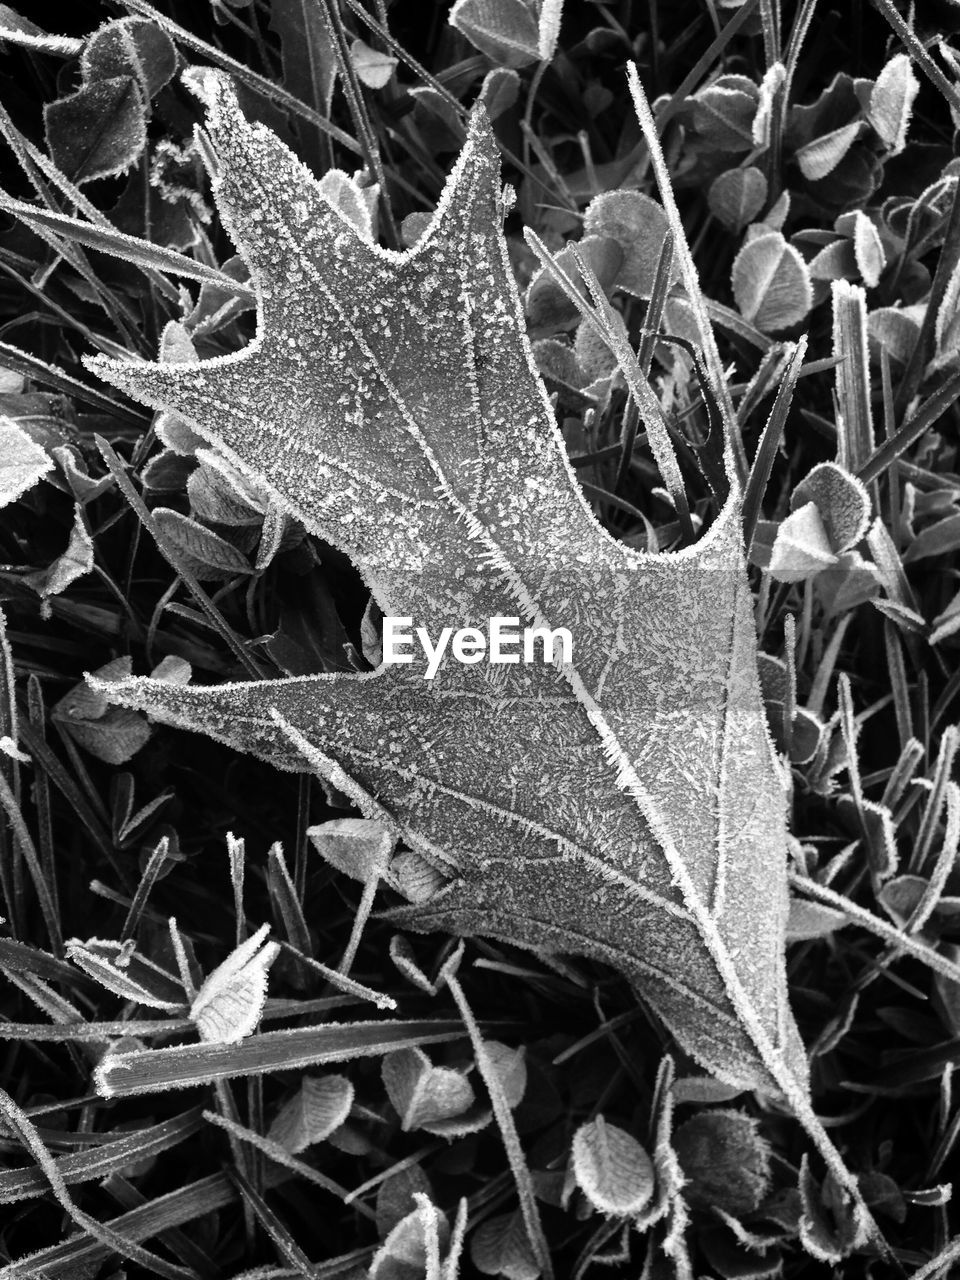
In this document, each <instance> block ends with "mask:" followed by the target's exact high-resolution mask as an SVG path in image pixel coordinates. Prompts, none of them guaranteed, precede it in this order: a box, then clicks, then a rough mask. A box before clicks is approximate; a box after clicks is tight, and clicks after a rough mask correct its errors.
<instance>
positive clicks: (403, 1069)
mask: <svg viewBox="0 0 960 1280" xmlns="http://www.w3.org/2000/svg"><path fill="white" fill-rule="evenodd" d="M383 1083H384V1087H385V1088H386V1091H387V1097H388V1098H389V1099H390V1101H391V1103H392V1104H393V1108H394V1110H395V1111H396V1113H397V1115H398V1116H399V1117H400V1126H401V1128H402V1129H403V1130H404V1131H405V1132H407V1131H409V1130H411V1129H423V1128H429V1127H430V1126H432V1125H436V1124H437V1123H438V1122H441V1121H446V1120H451V1119H454V1118H455V1117H459V1116H462V1115H463V1114H464V1113H465V1112H467V1111H469V1109H470V1108H471V1107H472V1106H473V1103H474V1101H475V1094H474V1092H473V1087H472V1086H471V1084H470V1081H469V1080H468V1079H467V1078H466V1076H465V1075H464V1074H463V1072H461V1071H453V1070H451V1069H450V1068H449V1067H435V1066H434V1065H433V1064H432V1063H431V1061H430V1059H429V1058H428V1057H427V1055H426V1054H425V1053H424V1052H423V1050H422V1049H419V1048H412V1049H396V1050H395V1051H394V1052H393V1053H388V1054H387V1056H386V1057H385V1058H384V1060H383Z"/></svg>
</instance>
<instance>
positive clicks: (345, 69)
mask: <svg viewBox="0 0 960 1280" xmlns="http://www.w3.org/2000/svg"><path fill="white" fill-rule="evenodd" d="M317 4H318V7H319V11H320V16H321V17H322V19H323V23H324V26H325V27H326V28H327V34H328V35H329V37H330V42H331V44H332V46H333V52H334V56H335V57H336V59H337V67H338V69H339V71H340V81H341V84H342V85H343V91H344V96H345V97H346V99H347V106H348V107H349V110H350V118H351V119H352V121H353V127H354V129H355V130H356V131H357V134H358V135H359V138H360V146H361V149H362V151H363V155H364V159H365V160H366V162H367V167H368V168H369V170H370V172H371V173H372V174H373V176H374V179H375V180H376V183H377V185H378V186H379V188H380V207H381V208H382V210H383V215H384V221H385V223H386V226H387V230H388V232H389V235H390V241H391V244H393V245H394V246H397V245H399V243H400V236H399V233H398V231H397V225H396V222H395V221H394V217H393V206H392V205H391V203H390V191H389V187H388V186H387V175H386V174H385V173H384V171H383V162H382V160H381V159H380V145H379V143H378V141H377V135H376V133H375V132H374V129H373V126H372V124H371V123H370V116H369V113H368V112H367V104H366V102H365V100H364V97H363V89H362V87H361V84H360V80H359V78H358V76H357V72H356V68H355V67H354V65H353V59H352V58H351V56H350V48H349V45H348V44H347V33H346V31H345V30H344V26H343V17H342V15H341V13H340V5H339V4H338V3H336V0H317Z"/></svg>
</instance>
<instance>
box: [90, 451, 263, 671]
mask: <svg viewBox="0 0 960 1280" xmlns="http://www.w3.org/2000/svg"><path fill="white" fill-rule="evenodd" d="M96 443H97V447H98V448H99V450H100V452H101V454H102V455H103V459H104V461H105V462H106V464H107V467H108V468H109V470H110V471H111V473H112V474H113V476H114V478H115V479H116V481H117V484H118V485H119V486H120V489H121V491H122V493H123V495H124V497H125V498H126V499H127V502H129V504H130V506H131V508H132V509H133V511H134V513H135V514H136V516H137V518H138V519H139V521H140V523H141V524H142V525H144V527H145V528H146V529H148V530H149V532H150V533H151V534H152V535H153V538H154V540H155V542H156V544H157V548H158V549H159V551H160V552H161V554H162V555H163V557H164V559H165V560H166V561H167V562H168V564H169V565H170V566H171V568H172V569H173V570H174V572H175V573H176V574H177V575H178V576H179V577H180V578H181V579H182V580H183V584H184V586H185V587H186V588H187V590H188V591H189V592H190V594H191V595H192V596H193V598H194V600H196V602H197V604H198V605H199V606H200V608H201V610H202V612H203V613H204V615H205V616H206V617H207V618H208V619H209V621H210V624H211V625H212V627H213V628H214V630H215V631H216V632H217V633H218V634H219V635H220V636H221V637H222V639H223V640H224V641H225V642H226V644H227V646H228V648H229V649H230V651H231V653H233V655H234V657H235V658H236V659H237V660H238V661H239V663H240V664H241V666H242V667H243V669H244V671H246V673H247V675H249V676H251V677H252V678H253V679H254V680H259V679H260V678H261V677H262V674H263V673H262V672H261V671H260V670H259V668H258V667H257V665H256V663H255V662H254V661H253V659H252V658H251V657H250V655H249V654H248V653H247V651H246V650H245V649H244V647H243V645H242V644H241V643H240V641H239V640H238V639H237V636H236V634H235V633H234V631H233V628H232V627H231V626H230V625H229V623H228V622H227V620H226V619H225V618H224V616H223V614H222V613H221V612H220V610H219V609H218V608H217V607H216V605H215V604H214V603H213V601H212V600H211V599H210V597H209V596H208V595H207V593H206V592H205V591H204V590H203V588H202V587H201V586H200V583H199V582H198V581H197V579H196V578H195V577H194V575H193V573H191V571H190V570H189V569H188V568H187V567H186V565H184V564H182V563H181V562H180V559H179V557H178V556H177V554H176V552H175V551H174V549H173V547H172V546H171V545H170V543H169V542H168V540H167V538H166V535H165V534H164V533H163V532H162V531H161V529H160V526H159V525H158V524H157V522H156V520H154V518H153V516H152V515H151V514H150V512H149V511H148V509H147V506H146V503H145V502H144V501H143V499H142V498H141V497H140V495H139V494H138V493H137V491H136V489H134V487H133V485H132V484H131V482H130V478H129V476H128V475H127V473H126V469H125V468H124V465H123V463H122V462H121V461H120V458H119V457H118V456H117V454H116V453H115V452H114V451H113V449H112V448H111V446H110V445H109V444H108V443H107V441H106V440H104V439H103V437H102V436H97V437H96Z"/></svg>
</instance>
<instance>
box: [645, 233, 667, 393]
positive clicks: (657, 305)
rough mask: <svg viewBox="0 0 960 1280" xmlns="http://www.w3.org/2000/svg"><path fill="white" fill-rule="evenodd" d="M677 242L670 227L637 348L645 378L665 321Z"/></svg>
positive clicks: (648, 373) (665, 238)
mask: <svg viewBox="0 0 960 1280" xmlns="http://www.w3.org/2000/svg"><path fill="white" fill-rule="evenodd" d="M675 243H676V238H675V236H674V234H673V231H672V230H671V229H670V227H668V228H667V234H666V235H665V236H664V237H663V244H662V245H661V246H660V256H659V258H657V271H656V274H655V275H654V277H653V289H652V290H651V293H650V301H649V302H648V303H647V314H646V315H645V316H644V318H643V333H642V334H641V336H640V346H639V347H638V349H637V363H638V364H639V366H640V372H641V373H642V374H643V376H644V377H645V378H649V377H650V365H651V363H652V361H653V352H654V349H655V347H656V345H657V338H658V337H659V334H660V325H661V324H662V322H663V308H664V307H665V306H666V302H667V294H668V293H669V292H670V273H671V271H672V270H673V250H674V244H675Z"/></svg>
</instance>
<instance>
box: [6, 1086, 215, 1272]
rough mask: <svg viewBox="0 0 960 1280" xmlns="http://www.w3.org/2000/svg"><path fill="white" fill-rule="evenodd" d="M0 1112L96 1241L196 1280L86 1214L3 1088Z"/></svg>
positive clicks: (161, 1269)
mask: <svg viewBox="0 0 960 1280" xmlns="http://www.w3.org/2000/svg"><path fill="white" fill-rule="evenodd" d="M0 1115H2V1116H3V1118H4V1120H5V1121H6V1122H7V1124H8V1125H9V1127H10V1128H11V1129H12V1130H13V1132H14V1133H15V1134H16V1135H17V1137H19V1139H20V1141H21V1142H22V1143H23V1146H24V1147H25V1148H26V1149H27V1151H29V1153H30V1155H31V1156H33V1158H34V1160H35V1161H36V1163H37V1164H38V1165H39V1167H40V1170H41V1172H42V1173H43V1174H44V1176H45V1177H46V1179H47V1182H48V1183H49V1185H50V1190H51V1191H52V1192H53V1194H54V1195H55V1196H56V1198H57V1200H58V1202H59V1204H60V1206H61V1207H62V1208H63V1209H64V1211H65V1212H66V1213H67V1214H69V1216H70V1218H72V1220H73V1221H74V1223H76V1225H77V1226H78V1227H79V1228H80V1229H81V1230H82V1231H86V1232H87V1233H88V1234H89V1235H91V1236H93V1238H94V1239H95V1240H97V1241H99V1242H100V1243H101V1244H104V1245H106V1246H107V1247H108V1248H109V1249H111V1250H113V1251H115V1252H116V1253H119V1254H120V1256H121V1257H123V1258H129V1259H130V1260H131V1262H135V1263H137V1264H138V1265H139V1266H141V1267H144V1268H145V1269H146V1270H147V1271H148V1272H150V1273H151V1274H155V1275H158V1276H164V1277H166V1280H194V1277H195V1272H193V1271H186V1270H184V1269H183V1268H182V1267H175V1266H172V1265H171V1264H170V1263H169V1262H167V1261H166V1259H164V1258H161V1257H159V1255H157V1254H155V1253H151V1252H150V1250H148V1249H144V1248H143V1247H142V1246H141V1245H139V1244H136V1243H134V1241H132V1240H128V1239H126V1238H125V1237H124V1236H122V1235H121V1234H120V1233H119V1232H117V1231H114V1230H113V1229H112V1228H111V1227H109V1226H107V1225H106V1224H105V1223H102V1222H97V1220H96V1219H95V1218H91V1217H90V1215H89V1214H87V1213H84V1211H83V1210H82V1209H80V1207H79V1206H78V1205H76V1204H75V1203H74V1201H73V1199H72V1197H71V1196H70V1192H69V1191H68V1190H67V1185H66V1183H65V1182H64V1180H63V1178H62V1176H61V1174H60V1171H59V1169H58V1168H57V1162H56V1161H55V1160H54V1159H53V1157H52V1156H51V1155H50V1153H49V1152H48V1151H47V1149H46V1147H45V1146H44V1145H43V1142H42V1140H41V1138H40V1135H39V1134H38V1133H37V1131H36V1129H35V1128H34V1126H33V1124H32V1122H31V1121H30V1119H29V1118H28V1117H27V1116H26V1115H24V1113H23V1111H22V1110H21V1109H20V1108H19V1107H18V1106H17V1104H16V1103H15V1102H14V1101H13V1099H12V1098H11V1097H10V1096H9V1094H7V1093H6V1092H5V1091H4V1090H3V1089H0ZM7 1271H8V1268H6V1267H5V1268H4V1269H3V1270H2V1271H0V1277H2V1276H3V1275H4V1273H5V1272H7Z"/></svg>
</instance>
